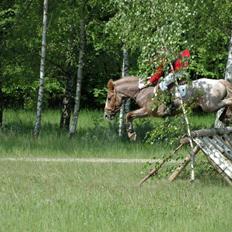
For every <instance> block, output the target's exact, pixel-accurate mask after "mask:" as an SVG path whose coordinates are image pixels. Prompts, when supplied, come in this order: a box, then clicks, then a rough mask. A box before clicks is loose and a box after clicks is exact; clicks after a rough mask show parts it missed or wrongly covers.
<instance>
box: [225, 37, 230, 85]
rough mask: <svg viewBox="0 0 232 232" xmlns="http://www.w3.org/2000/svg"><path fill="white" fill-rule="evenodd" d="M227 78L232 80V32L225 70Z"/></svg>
mask: <svg viewBox="0 0 232 232" xmlns="http://www.w3.org/2000/svg"><path fill="white" fill-rule="evenodd" d="M225 79H226V80H228V81H230V82H232V34H231V37H230V43H229V54H228V59H227V65H226V71H225Z"/></svg>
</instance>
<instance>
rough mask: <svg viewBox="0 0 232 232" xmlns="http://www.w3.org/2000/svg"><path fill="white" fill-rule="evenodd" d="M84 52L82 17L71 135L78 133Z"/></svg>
mask: <svg viewBox="0 0 232 232" xmlns="http://www.w3.org/2000/svg"><path fill="white" fill-rule="evenodd" d="M84 52H85V22H84V20H83V19H81V20H80V51H79V61H78V71H77V84H76V96H75V105H74V111H73V121H72V125H71V126H70V130H69V135H70V136H72V135H73V134H75V133H76V130H77V125H78V117H79V110H80V97H81V83H82V79H83V67H84Z"/></svg>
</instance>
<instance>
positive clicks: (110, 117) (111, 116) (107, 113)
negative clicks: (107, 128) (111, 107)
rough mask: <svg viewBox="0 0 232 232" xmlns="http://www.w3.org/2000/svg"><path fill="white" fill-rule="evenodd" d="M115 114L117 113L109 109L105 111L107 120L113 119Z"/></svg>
mask: <svg viewBox="0 0 232 232" xmlns="http://www.w3.org/2000/svg"><path fill="white" fill-rule="evenodd" d="M115 115H116V113H112V112H108V111H105V112H104V118H105V119H107V120H113V119H114V117H115Z"/></svg>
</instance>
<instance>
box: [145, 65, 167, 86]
mask: <svg viewBox="0 0 232 232" xmlns="http://www.w3.org/2000/svg"><path fill="white" fill-rule="evenodd" d="M163 75H164V71H163V65H160V66H159V67H158V68H157V69H156V72H155V73H154V74H153V75H152V76H151V77H150V78H149V80H148V82H149V83H151V84H155V83H156V82H157V81H158V80H159V79H160V78H161V77H162V76H163Z"/></svg>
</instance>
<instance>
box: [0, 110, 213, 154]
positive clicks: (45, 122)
mask: <svg viewBox="0 0 232 232" xmlns="http://www.w3.org/2000/svg"><path fill="white" fill-rule="evenodd" d="M4 116H5V117H4V127H3V129H1V130H0V140H1V144H0V156H1V157H5V156H45V157H54V156H60V157H66V156H68V157H70V156H71V157H115V158H116V157H120V158H122V157H126V158H151V157H157V158H158V157H161V156H163V155H165V154H167V153H169V151H170V145H169V144H168V143H161V144H154V145H153V146H152V145H149V144H146V143H144V136H145V134H146V132H147V131H148V130H150V129H152V128H154V127H155V126H156V125H157V123H160V121H161V120H162V119H155V118H153V119H151V118H150V119H148V120H138V121H137V122H136V123H135V124H136V131H137V132H138V141H137V142H135V143H131V142H129V141H127V140H126V139H120V138H119V137H118V136H117V124H116V122H117V121H114V122H111V123H109V122H107V121H105V120H104V119H103V112H99V111H88V110H84V111H81V113H80V118H79V124H78V134H77V135H76V136H75V137H74V138H73V139H71V140H70V139H69V138H68V135H67V132H65V131H63V130H60V129H59V117H60V112H59V111H46V112H44V114H43V118H42V131H41V135H40V137H39V138H38V139H37V140H35V139H33V137H32V130H33V124H34V119H35V114H34V113H33V112H28V111H23V110H17V111H13V110H7V111H6V112H5V114H4ZM191 122H193V125H194V126H198V127H202V126H203V127H205V126H207V127H209V126H210V125H211V124H212V122H213V116H212V115H200V116H196V115H195V116H193V117H191ZM171 148H173V146H171Z"/></svg>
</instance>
